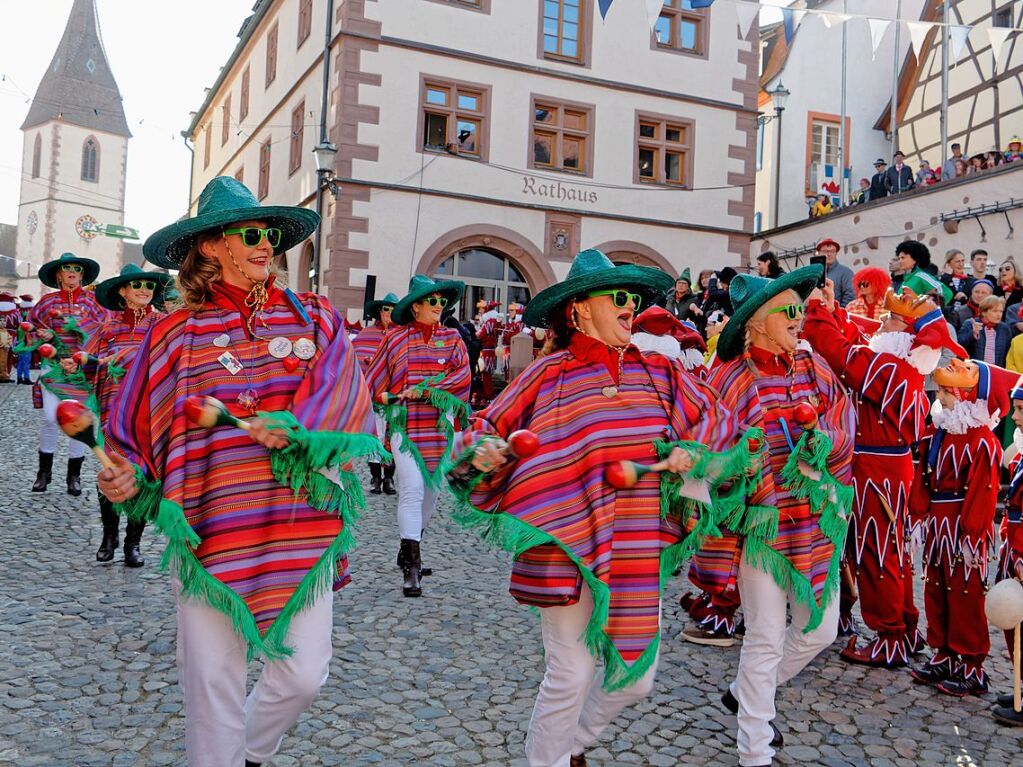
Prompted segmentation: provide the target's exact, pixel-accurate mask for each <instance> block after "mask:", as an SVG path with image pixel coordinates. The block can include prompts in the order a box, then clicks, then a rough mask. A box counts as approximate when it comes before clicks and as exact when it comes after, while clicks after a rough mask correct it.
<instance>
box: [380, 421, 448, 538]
mask: <svg viewBox="0 0 1023 767" xmlns="http://www.w3.org/2000/svg"><path fill="white" fill-rule="evenodd" d="M403 439H404V436H403V435H401V434H395V435H394V436H392V437H391V454H392V455H393V456H394V478H395V480H396V481H397V483H398V533H399V535H400V536H401V538H402V540H410V541H418V540H421V539H422V537H423V530H425V529H426V526H427V525H428V524H429V523H430V517H432V516H433V510H434V509H435V508H437V495H438V491H437V490H436V489H431V488H428V487H427V486H426V482H425V480H424V479H423V473H422V472H421V471H420V470H419V466H418V464H416V459H415V458H413V457H412V456H411V455H409V454H408V453H406V452H404V451H403V450H402V449H401V443H402V440H403Z"/></svg>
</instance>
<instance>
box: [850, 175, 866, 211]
mask: <svg viewBox="0 0 1023 767" xmlns="http://www.w3.org/2000/svg"><path fill="white" fill-rule="evenodd" d="M869 199H870V179H869V178H861V179H860V188H859V190H858V191H856V192H854V193H853V196H852V197H851V198H849V204H850V205H862V204H863V203H865V202H866V201H867V200H869Z"/></svg>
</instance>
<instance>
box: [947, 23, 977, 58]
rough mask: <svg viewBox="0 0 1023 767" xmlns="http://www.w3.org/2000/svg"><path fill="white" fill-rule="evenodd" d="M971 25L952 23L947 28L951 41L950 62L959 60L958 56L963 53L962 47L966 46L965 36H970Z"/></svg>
mask: <svg viewBox="0 0 1023 767" xmlns="http://www.w3.org/2000/svg"><path fill="white" fill-rule="evenodd" d="M972 29H973V27H967V26H963V25H962V24H953V25H952V26H950V27H949V28H948V34H949V38H950V39H951V41H952V62H953V63H956V62H958V61H959V57H960V56H961V55H962V53H963V49H964V48H965V47H966V38H968V37H969V36H970V30H972Z"/></svg>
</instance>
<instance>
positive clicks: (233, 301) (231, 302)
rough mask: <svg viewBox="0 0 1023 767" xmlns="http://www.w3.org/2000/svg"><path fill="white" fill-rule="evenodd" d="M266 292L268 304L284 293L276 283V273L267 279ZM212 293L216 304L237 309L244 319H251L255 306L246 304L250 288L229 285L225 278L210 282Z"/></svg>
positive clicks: (223, 307)
mask: <svg viewBox="0 0 1023 767" xmlns="http://www.w3.org/2000/svg"><path fill="white" fill-rule="evenodd" d="M266 292H267V295H268V298H267V301H266V305H267V306H272V305H273V304H275V303H277V302H278V301H279V300H280V298H281V296H283V295H284V293H283V291H281V290H280V289H279V288H277V287H276V286H275V285H274V275H272V274H271V275H270V279H268V280H267V281H266ZM210 293H211V295H212V300H213V303H214V304H216V305H217V306H219V307H220V308H222V309H227V310H229V311H236V312H238V313H239V314H241V316H242V319H244V320H245V321H246V322H248V321H249V317H250V316H251V315H252V309H253V307H251V306H246V305H245V299H247V298H248V297H249V291H248V290H246V289H245V288H240V287H238V286H237V285H229V284H227V283H226V282H224V281H223V280H218V281H217V282H213V283H210Z"/></svg>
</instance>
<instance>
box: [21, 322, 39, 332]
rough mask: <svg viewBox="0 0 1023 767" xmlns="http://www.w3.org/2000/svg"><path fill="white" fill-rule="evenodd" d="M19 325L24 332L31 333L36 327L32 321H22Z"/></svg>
mask: <svg viewBox="0 0 1023 767" xmlns="http://www.w3.org/2000/svg"><path fill="white" fill-rule="evenodd" d="M18 327H19V328H21V330H22V332H23V333H31V332H32V331H33V330H35V329H36V326H35V325H33V324H32V323H31V322H22V323H20V324H19V325H18Z"/></svg>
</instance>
